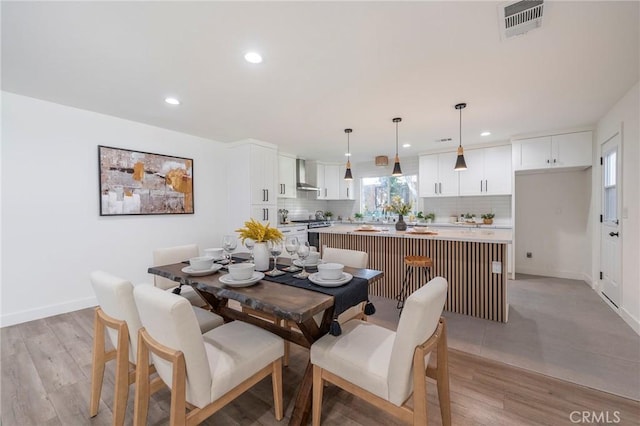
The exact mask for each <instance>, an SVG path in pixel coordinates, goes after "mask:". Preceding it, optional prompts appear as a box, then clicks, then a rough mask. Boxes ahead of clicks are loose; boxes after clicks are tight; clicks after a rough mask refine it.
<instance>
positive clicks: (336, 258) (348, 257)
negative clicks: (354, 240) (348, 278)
mask: <svg viewBox="0 0 640 426" xmlns="http://www.w3.org/2000/svg"><path fill="white" fill-rule="evenodd" d="M322 260H323V261H324V262H335V263H341V264H343V265H344V266H348V267H351V268H366V267H367V266H368V265H369V254H368V253H366V252H364V251H358V250H349V249H341V248H334V247H326V246H325V247H323V248H322Z"/></svg>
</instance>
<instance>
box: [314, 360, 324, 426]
mask: <svg viewBox="0 0 640 426" xmlns="http://www.w3.org/2000/svg"><path fill="white" fill-rule="evenodd" d="M323 382H324V380H322V368H320V367H318V366H317V365H314V366H313V405H312V407H311V416H312V425H313V426H320V416H321V415H322V393H323V391H324V383H323Z"/></svg>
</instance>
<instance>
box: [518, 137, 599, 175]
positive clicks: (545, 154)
mask: <svg viewBox="0 0 640 426" xmlns="http://www.w3.org/2000/svg"><path fill="white" fill-rule="evenodd" d="M512 148H513V155H512V161H513V170H514V171H519V170H543V169H552V168H570V167H585V168H586V167H590V166H592V164H593V154H592V151H593V138H592V132H591V131H585V132H574V133H563V134H558V135H550V136H541V137H537V138H528V139H519V140H515V141H513V142H512Z"/></svg>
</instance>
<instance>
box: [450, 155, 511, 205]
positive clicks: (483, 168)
mask: <svg viewBox="0 0 640 426" xmlns="http://www.w3.org/2000/svg"><path fill="white" fill-rule="evenodd" d="M464 159H465V161H466V163H467V170H463V171H461V172H459V173H460V175H459V176H460V195H510V194H511V191H512V189H511V146H509V145H504V146H496V147H491V148H480V149H470V150H465V152H464Z"/></svg>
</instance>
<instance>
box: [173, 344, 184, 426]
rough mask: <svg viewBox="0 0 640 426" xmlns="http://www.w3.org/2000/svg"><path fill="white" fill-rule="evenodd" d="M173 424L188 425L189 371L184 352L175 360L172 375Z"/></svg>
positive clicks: (175, 425) (174, 425) (176, 425)
mask: <svg viewBox="0 0 640 426" xmlns="http://www.w3.org/2000/svg"><path fill="white" fill-rule="evenodd" d="M171 381H172V383H171V412H170V416H169V418H170V423H169V424H170V425H171V426H186V424H187V400H186V398H187V371H186V366H185V362H184V355H183V354H182V352H180V354H179V355H178V356H177V357H176V359H175V360H174V361H173V375H172V377H171Z"/></svg>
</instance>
